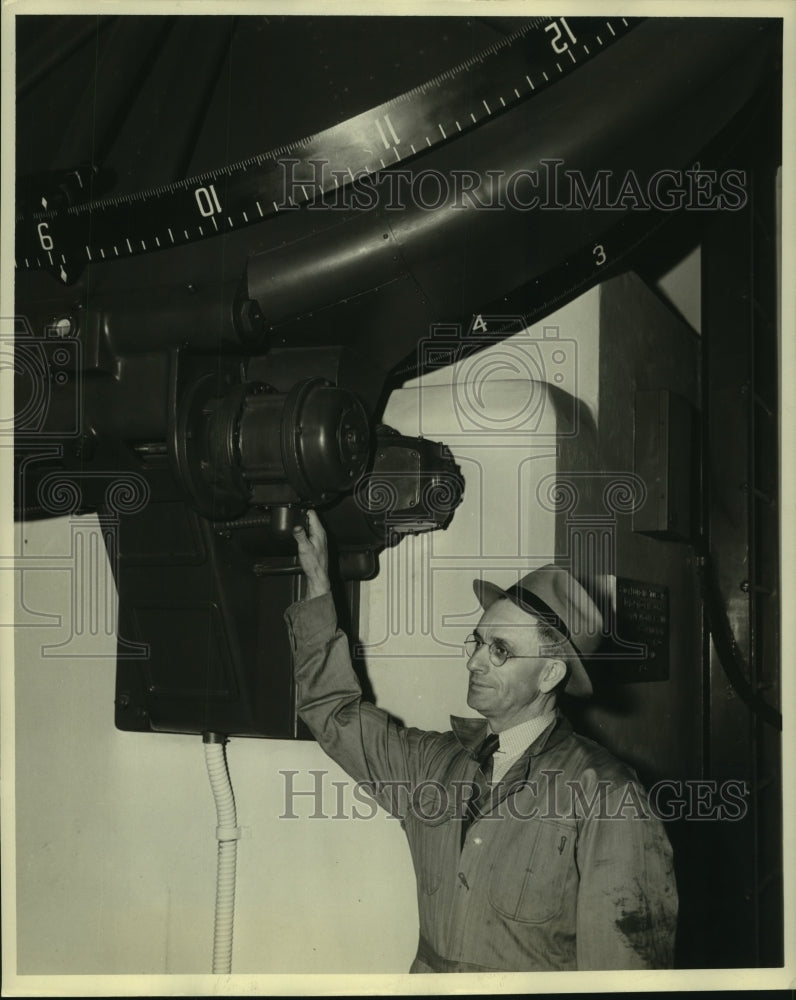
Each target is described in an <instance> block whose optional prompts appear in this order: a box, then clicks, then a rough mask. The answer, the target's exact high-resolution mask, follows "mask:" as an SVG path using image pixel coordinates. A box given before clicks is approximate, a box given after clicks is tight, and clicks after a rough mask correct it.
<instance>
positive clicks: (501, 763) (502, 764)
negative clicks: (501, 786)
mask: <svg viewBox="0 0 796 1000" xmlns="http://www.w3.org/2000/svg"><path fill="white" fill-rule="evenodd" d="M555 717H556V713H555V712H545V714H544V715H537V716H536V718H534V719H528V721H527V722H521V723H519V725H517V726H511V727H510V728H509V729H504V730H503V731H502V732H501V733H499V734H498V735H499V736H500V747H499V748H498V749H497V750H495V753H494V755H493V757H492V784H493V785H494V784H497V782H498V781H500V779H501V778H502V777H503V775H504V774H506V772H507V771H509V770H510V768H511V765H512V764H513V763H514V762H515V761H516V760H517V759H518V758H519V757H521V756H522V754H523V753H525V751H526V750H527V749H528V747H529V746H530V745H531V743H533V741H534V740H535V739H537V737H539V736H541V735H542V733H543V732H544V731H545V729H547V727H548V726H549V725H551V724H552V723H553V722H554V721H555Z"/></svg>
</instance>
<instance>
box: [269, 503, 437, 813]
mask: <svg viewBox="0 0 796 1000" xmlns="http://www.w3.org/2000/svg"><path fill="white" fill-rule="evenodd" d="M307 520H308V529H309V530H308V531H305V530H304V529H303V528H300V527H296V528H294V536H295V538H296V543H297V546H298V554H299V561H300V563H301V568H302V570H303V571H304V574H305V575H306V577H307V597H306V600H305V601H300V602H297V603H296V604H293V605H291V606H290V607H289V608H288V609H287V611H286V612H285V619H286V621H287V624H288V629H289V632H290V639H291V645H292V647H293V662H294V676H295V681H296V704H297V709H298V712H299V715H300V716H301V718H302V719H303V720H304V721H305V722H306V724H307V725H308V726H309V728H310V730H311V731H312V734H313V735H314V736H315V738H316V739H317V740H318V742H319V743H320V745H321V746H322V747H323V749H324V750H325V751H326V753H327V754H328V755H329V756H330V757H331V758H332V759H333V760H335V761H337V763H338V764H340V766H341V767H342V768H343V769H344V770H345V771H346V772H347V773H348V774H349V775H351V777H352V778H354V779H355V780H356V781H363V782H371V783H374V784H376V783H379V782H381V783H391V784H392V791H391V790H390V787H389V786H388V787H385V789H384V792H383V793H382V794H376V795H375V797H376V798H377V800H378V801H379V802H380V804H381V805H383V806H384V807H385V808H386V809H388V810H389V811H390V812H392V813H394V814H396V815H404V813H405V811H406V810H405V806H406V803H407V801H408V800H407V792H408V791H409V790H410V789H411V788H412V787H414V785H415V784H416V783H417V782H418V781H419V780H420V778H421V777H422V776H423V775H424V774H425V773H426V769H427V767H428V765H429V760H430V757H431V756H432V755H433V753H434V752H435V749H438V748H439V744H440V741H441V740H444V739H445V737H442V736H440V735H439V734H437V733H426V732H423V731H422V730H419V729H407V728H405V727H403V726H401V725H399V724H398V723H397V722H396V721H395V720H394V719H392V718H391V717H390V716H389V715H388V714H387V713H386V712H384V711H382V710H381V709H378V708H376V706H375V705H371V704H369V703H367V702H363V701H362V691H361V688H360V686H359V681H358V680H357V677H356V674H355V673H354V670H353V667H352V666H351V658H350V654H349V648H348V639H347V637H346V635H345V633H344V632H342V631H341V630H340V629H339V628H338V627H337V615H336V612H335V608H334V602H333V600H332V596H331V586H330V583H329V573H328V556H327V546H326V534H325V532H324V530H323V526H322V525H321V522H320V519H319V518H318V515H317V514H316V513H315V511H313V510H311V511H309V513H308V518H307Z"/></svg>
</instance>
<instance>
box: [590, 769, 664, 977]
mask: <svg viewBox="0 0 796 1000" xmlns="http://www.w3.org/2000/svg"><path fill="white" fill-rule="evenodd" d="M634 789H635V794H634V796H633V801H634V802H638V803H639V804H643V808H644V811H645V812H646V813H647V814H648V815H647V817H646V818H642V816H641V815H639V811H638V810H637V808H636V807H633V808H630V809H625V815H624V816H621V815H620V816H616V818H613V817H614V815H615V814H616V813H617V812H618V811H619V805H620V803H621V802H623V801H627V800H626V798H625V796H626V795H627V786H625V787H622V788H621V789H618V790H616V791H615V792H613V793H612V794H610V795H609V796H608V798H607V804H606V806H607V807H606V809H605V810H604V813H605V814H606V815H596V816H592V817H590V818H588V819H586V820H585V821H584V823H583V827H582V830H581V835H580V837H579V840H578V851H577V864H578V869H579V872H580V886H579V890H578V913H577V939H576V947H577V967H578V969H667V968H671V966H672V961H673V951H674V936H675V930H676V925H677V888H676V884H675V879H674V870H673V866H672V849H671V845H670V844H669V840H668V838H667V836H666V833H665V831H664V828H663V825H662V824H661V822H660V820H658V819H657V818H656V817H655V816H652V815H650V814H649V808H648V805H647V800H646V796H645V795H644V792H643V791H642V790H641V789H640V787H639V786H638V785H634Z"/></svg>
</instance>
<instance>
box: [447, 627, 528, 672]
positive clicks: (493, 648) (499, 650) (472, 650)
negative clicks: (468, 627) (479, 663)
mask: <svg viewBox="0 0 796 1000" xmlns="http://www.w3.org/2000/svg"><path fill="white" fill-rule="evenodd" d="M484 645H485V643H484V640H483V639H481V638H480V637H479V636H477V635H476V634H475V633H473V634H472V635H468V636H467V638H466V639H465V640H464V651H465V653H467V657H468V659H469V658H471V657H473V656H475V654H476V653H477V652H478V650H479V649H480V648H481V647H482V646H484ZM488 650H489V661H490V663H491V664H492V666H493V667H502V666H503V664H504V663H505V662H506V660H534V659H536V657H535V656H527V655H526V656H517V655H516V654H514V653H510V652H509V651H508V650H507V649H506V647H505V646H504V645H503V643H502V642H501V641H500V639H495V641H494V642H490V643H489V647H488Z"/></svg>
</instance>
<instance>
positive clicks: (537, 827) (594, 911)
mask: <svg viewBox="0 0 796 1000" xmlns="http://www.w3.org/2000/svg"><path fill="white" fill-rule="evenodd" d="M285 619H286V621H287V623H288V629H289V633H290V639H291V644H292V646H293V651H294V662H295V678H296V685H297V707H298V711H299V713H300V715H301V717H302V718H303V719H304V721H305V722H306V723H307V725H308V726H309V728H310V729H311V730H312V732H313V734H314V736H315V738H316V739H317V740H318V742H319V743H320V745H321V746H322V747H323V749H324V750H325V751H326V753H327V754H328V755H329V756H330V757H331V758H332V759H333V760H335V761H337V763H338V764H340V766H341V767H342V768H343V769H344V770H345V771H346V772H347V773H348V774H349V775H350V776H351V777H352V778H353V779H354V780H356V781H359V782H364V783H368V784H369V785H370V786H372V790H373V797H374V798H375V799H376V800H377V801H378V802H379V803H380V804H381V805H382V806H384V807H385V808H386V809H388V810H389V811H390V812H391V813H393V814H394V815H396V816H398V817H400V819H401V824H402V826H403V827H404V830H405V831H406V836H407V838H408V840H409V847H410V850H411V852H412V859H413V862H414V867H415V873H416V876H417V899H418V908H419V917H420V942H419V946H418V952H417V956H416V957H415V960H414V962H413V964H412V968H411V971H412V972H493V971H531V970H575V969H644V968H666V967H668V966H670V965H671V962H672V951H673V943H674V932H675V923H676V916H677V891H676V888H675V882H674V876H673V870H672V852H671V847H670V845H669V841H668V839H667V837H666V834H665V832H664V830H663V827H662V825H661V823H660V821H659V820H658V819H657V818H655V817H654V816H652V815H651V814H650V811H649V808H648V803H647V798H646V795H645V793H644V790H643V788H642V787H641V786H640V785H639V783H638V780H637V778H636V775H635V774H634V772H633V771H632V770H631V769H630V768H629V767H627V766H626V765H625V764H623V763H621V762H620V761H618V760H616V758H614V757H612V756H611V754H609V753H608V752H607V751H606V750H604V749H603V748H602V747H600V746H599V745H598V744H596V743H593V742H592V741H591V740H588V739H585V738H583V737H581V736H578V735H577V734H575V733H573V731H572V729H571V726H570V725H569V723H568V721H567V720H566V719H565V718H564V717H563V716H562V715H561V714H560V713H557V716H556V720H555V722H554V723H553V724H552V725H550V726H549V727H548V728H547V729H546V730H545V731H544V732H543V733H542V734H541V736H539V738H538V739H536V740H535V741H534V742H533V743H532V744H531V746H530V747H529V748H528V749H527V751H526V752H525V753H524V754H523V755H522V756H521V757H520V758H519V760H518V761H517V762H516V763H515V764H514V765H513V766H512V768H511V770H510V771H509V773H508V774H507V775H506V776H505V777H504V778H503V780H502V781H501V782H500V783H499V784H498V785H496V786H494V788H492V789H491V790H490V789H489V787H488V786H487V785H486V780H485V778H484V777H483V775H482V773H481V771H480V768H479V765H478V763H477V762H476V760H475V753H476V751H477V749H478V748H479V746H480V744H481V743H482V741H483V739H484V737H485V735H486V733H487V724H486V721H485V720H484V719H479V718H473V719H456V718H452V719H451V723H452V726H453V731H452V732H448V733H437V732H425V731H423V730H420V729H414V728H408V727H404V726H402V725H400V724H399V723H398V722H396V720H394V719H392V718H391V717H390V716H389V715H388V714H387V713H386V712H384V711H382V710H381V709H378V708H376V707H375V706H374V705H372V704H369V703H368V702H364V701H362V693H361V689H360V686H359V683H358V681H357V678H356V675H355V673H354V671H353V668H352V666H351V660H350V655H349V648H348V641H347V638H346V636H345V634H344V633H343V632H342V631H340V630H339V629H338V628H337V618H336V614H335V609H334V604H333V601H332V598H331V596H330V595H325V596H323V597H317V598H314V599H312V600H308V601H305V602H301V603H297V604H293V605H291V607H290V608H288V609H287V611H286V613H285ZM479 787H481V788H482V789H483V795H484V796H485V798H484V799H483V800H481V803H480V809H479V811H480V817H478V818H476V819H475V821H474V822H472V823H471V824H470V825H469V826H468V827H467V829H466V835H465V838H464V844H463V846H462V830H463V824H462V819H461V816H462V813H463V812H464V807H465V805H466V800H467V799H468V798H469V797H470V792H471V791H473V792H474V793H477V791H478V789H479Z"/></svg>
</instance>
